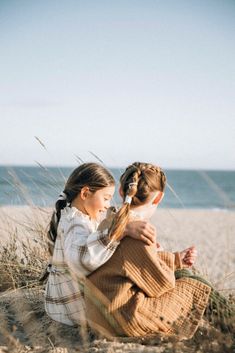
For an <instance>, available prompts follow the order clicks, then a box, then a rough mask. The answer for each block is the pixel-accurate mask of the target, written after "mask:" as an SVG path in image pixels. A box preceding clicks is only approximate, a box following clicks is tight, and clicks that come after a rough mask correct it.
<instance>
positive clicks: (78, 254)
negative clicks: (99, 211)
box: [45, 207, 119, 325]
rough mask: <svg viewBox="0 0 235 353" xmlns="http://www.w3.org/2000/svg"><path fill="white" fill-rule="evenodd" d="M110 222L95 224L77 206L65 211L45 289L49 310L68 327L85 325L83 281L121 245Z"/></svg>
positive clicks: (62, 214)
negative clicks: (112, 235)
mask: <svg viewBox="0 0 235 353" xmlns="http://www.w3.org/2000/svg"><path fill="white" fill-rule="evenodd" d="M109 225H110V223H109V222H107V221H106V220H104V221H103V222H102V223H101V225H100V226H99V227H98V223H97V222H94V221H91V220H90V218H89V216H88V215H85V214H83V213H82V212H81V211H79V210H78V209H76V208H75V207H66V208H64V209H63V210H62V211H61V218H60V222H59V225H58V231H57V233H58V235H57V238H56V243H55V248H54V252H53V257H52V261H51V265H50V267H49V269H48V271H49V272H50V274H49V278H48V281H47V284H46V290H45V309H46V312H47V314H48V315H49V316H50V317H51V318H52V319H54V320H56V321H59V322H62V323H64V324H67V325H76V324H82V322H83V321H84V322H85V304H84V298H83V282H84V278H85V276H87V275H88V274H90V273H91V272H92V271H94V270H96V269H97V268H98V267H100V266H101V265H102V264H104V263H105V262H106V261H108V259H109V258H110V257H111V256H112V254H113V253H114V251H115V250H116V248H117V246H118V244H119V242H117V241H111V240H110V239H109V237H108V228H109Z"/></svg>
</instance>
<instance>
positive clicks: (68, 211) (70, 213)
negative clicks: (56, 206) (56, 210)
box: [61, 206, 93, 222]
mask: <svg viewBox="0 0 235 353" xmlns="http://www.w3.org/2000/svg"><path fill="white" fill-rule="evenodd" d="M61 215H63V216H65V217H66V218H67V219H68V220H71V219H73V218H74V217H76V216H79V217H82V218H84V219H86V220H89V221H90V222H93V221H92V220H91V219H90V216H89V215H87V214H85V213H83V212H82V211H80V210H79V209H78V208H76V207H74V206H72V207H70V206H66V207H65V208H63V210H61Z"/></svg>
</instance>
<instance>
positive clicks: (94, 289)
mask: <svg viewBox="0 0 235 353" xmlns="http://www.w3.org/2000/svg"><path fill="white" fill-rule="evenodd" d="M165 187H166V176H165V174H164V172H163V171H162V170H161V168H159V167H157V166H154V165H152V164H148V163H133V164H131V165H130V166H129V167H127V168H126V170H125V172H124V173H123V174H122V176H121V178H120V190H119V191H120V194H121V196H122V197H123V205H122V207H121V208H120V209H119V210H118V212H117V213H116V215H115V216H114V219H113V222H112V226H111V231H110V237H111V239H113V240H115V241H117V240H119V239H121V241H120V244H119V246H118V247H117V249H116V251H115V252H114V254H113V255H112V257H111V258H110V259H109V260H108V261H107V262H106V263H105V264H104V265H103V266H101V267H100V268H99V269H97V270H96V271H95V272H94V273H92V274H91V275H89V276H88V277H87V280H86V284H85V302H86V314H87V318H88V322H89V324H90V326H91V327H92V328H93V329H94V330H95V331H98V332H99V333H102V334H103V335H104V336H106V337H110V336H146V335H154V334H157V333H163V334H167V335H176V334H177V335H178V337H179V338H184V339H187V338H191V337H192V336H193V335H194V333H195V332H196V330H197V328H198V327H199V325H200V322H201V320H202V318H207V319H209V322H210V323H212V324H213V325H214V326H216V327H217V328H219V329H221V330H225V331H226V330H227V331H229V330H230V331H231V330H233V329H234V327H233V325H234V318H235V316H234V315H235V311H234V306H232V305H231V304H230V303H229V302H228V300H227V299H225V298H224V297H222V296H221V295H220V294H219V293H218V292H217V291H216V290H214V289H213V288H212V286H211V284H210V283H208V282H207V281H205V280H204V279H203V278H201V277H200V276H195V275H193V274H192V273H191V272H190V271H189V270H188V269H190V267H191V266H192V264H193V263H194V261H195V258H196V250H195V248H194V247H191V248H188V249H185V250H184V251H181V252H176V253H171V252H167V251H158V249H157V248H156V245H150V246H146V245H145V244H144V243H143V242H140V241H138V240H136V239H134V238H128V237H125V238H122V232H123V230H124V229H125V226H126V224H127V222H128V221H129V220H130V219H133V218H134V219H136V218H145V217H146V218H149V217H151V215H152V214H153V212H154V211H155V210H156V207H157V205H158V204H159V203H160V202H161V200H162V198H163V196H164V190H165Z"/></svg>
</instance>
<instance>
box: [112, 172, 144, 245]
mask: <svg viewBox="0 0 235 353" xmlns="http://www.w3.org/2000/svg"><path fill="white" fill-rule="evenodd" d="M124 174H125V180H124V178H123V180H122V179H121V183H122V184H124V190H123V191H124V194H123V197H124V203H123V205H122V207H121V208H120V209H119V211H118V212H117V214H116V215H115V217H114V220H113V223H112V226H111V229H110V232H109V235H110V238H111V239H113V240H119V239H120V237H121V236H122V235H123V233H124V230H125V228H126V225H127V223H128V219H129V212H130V205H131V203H132V199H133V197H134V196H135V194H136V192H137V190H138V181H139V175H140V171H139V169H138V168H136V167H134V166H130V167H128V168H127V169H126V172H125V173H124Z"/></svg>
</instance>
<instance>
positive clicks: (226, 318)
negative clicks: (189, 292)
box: [175, 269, 235, 332]
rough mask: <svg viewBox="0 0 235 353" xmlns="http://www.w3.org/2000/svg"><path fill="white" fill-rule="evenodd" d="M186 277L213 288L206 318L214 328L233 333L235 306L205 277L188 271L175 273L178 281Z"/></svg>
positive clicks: (183, 270) (205, 314)
mask: <svg viewBox="0 0 235 353" xmlns="http://www.w3.org/2000/svg"><path fill="white" fill-rule="evenodd" d="M184 277H187V278H192V279H195V280H197V281H200V282H202V283H205V284H206V285H207V286H209V287H210V288H211V293H210V297H209V300H208V305H207V308H206V310H205V313H204V316H205V317H206V319H207V320H208V321H209V322H210V323H211V324H212V325H213V326H215V327H217V328H219V329H221V331H223V332H229V331H233V330H234V321H235V305H234V304H232V303H231V302H229V300H228V299H226V298H225V297H224V296H222V295H221V294H220V293H219V292H218V291H217V290H216V289H215V288H213V286H212V284H211V283H210V282H208V281H207V280H205V279H204V278H203V277H201V276H199V275H195V274H193V273H192V272H191V271H190V270H187V269H181V270H177V271H175V278H176V280H177V279H179V278H184Z"/></svg>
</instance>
